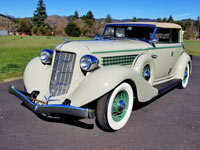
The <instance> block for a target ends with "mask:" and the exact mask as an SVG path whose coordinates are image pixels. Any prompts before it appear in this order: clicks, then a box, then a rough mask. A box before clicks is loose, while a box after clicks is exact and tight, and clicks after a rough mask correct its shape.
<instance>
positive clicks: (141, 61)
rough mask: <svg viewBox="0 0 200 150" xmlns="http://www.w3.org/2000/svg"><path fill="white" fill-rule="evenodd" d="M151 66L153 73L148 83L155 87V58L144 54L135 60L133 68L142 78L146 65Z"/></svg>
mask: <svg viewBox="0 0 200 150" xmlns="http://www.w3.org/2000/svg"><path fill="white" fill-rule="evenodd" d="M147 64H148V65H149V66H150V73H151V77H150V79H149V81H148V83H149V84H150V85H153V82H154V74H155V65H154V61H153V58H152V57H150V56H149V55H148V54H146V53H142V54H140V55H139V56H137V57H136V59H135V60H134V62H133V64H132V68H133V70H135V71H136V72H138V73H139V74H140V75H141V76H142V71H143V68H144V67H145V65H147Z"/></svg>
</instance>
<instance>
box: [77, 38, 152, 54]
mask: <svg viewBox="0 0 200 150" xmlns="http://www.w3.org/2000/svg"><path fill="white" fill-rule="evenodd" d="M80 43H81V44H83V45H84V46H86V47H87V48H88V50H89V51H90V52H91V53H104V52H113V51H121V50H133V49H135V50H142V49H146V48H150V47H152V46H151V45H150V44H148V43H146V42H143V41H138V40H97V41H80Z"/></svg>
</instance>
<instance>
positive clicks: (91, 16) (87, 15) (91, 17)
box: [86, 11, 95, 20]
mask: <svg viewBox="0 0 200 150" xmlns="http://www.w3.org/2000/svg"><path fill="white" fill-rule="evenodd" d="M86 19H91V20H95V19H94V15H93V14H92V12H91V11H88V13H87V14H86Z"/></svg>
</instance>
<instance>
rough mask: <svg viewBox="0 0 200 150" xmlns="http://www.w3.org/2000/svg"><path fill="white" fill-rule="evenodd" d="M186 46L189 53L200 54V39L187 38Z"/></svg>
mask: <svg viewBox="0 0 200 150" xmlns="http://www.w3.org/2000/svg"><path fill="white" fill-rule="evenodd" d="M184 46H185V50H186V52H187V53H188V54H190V55H194V56H200V40H192V41H190V40H185V41H184Z"/></svg>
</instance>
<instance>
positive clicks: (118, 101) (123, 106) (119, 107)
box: [111, 91, 129, 122]
mask: <svg viewBox="0 0 200 150" xmlns="http://www.w3.org/2000/svg"><path fill="white" fill-rule="evenodd" d="M128 104H129V97H128V93H127V92H126V91H120V92H119V93H118V94H117V95H116V96H115V98H114V101H113V104H112V111H111V113H112V118H113V120H114V121H116V122H119V121H121V120H122V119H123V118H124V116H125V115H126V111H127V109H128Z"/></svg>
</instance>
